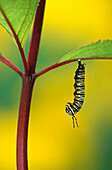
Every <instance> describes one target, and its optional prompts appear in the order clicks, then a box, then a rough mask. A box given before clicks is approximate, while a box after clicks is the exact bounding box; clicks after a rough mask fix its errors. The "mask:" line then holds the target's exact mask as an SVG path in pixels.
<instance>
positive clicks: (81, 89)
mask: <svg viewBox="0 0 112 170" xmlns="http://www.w3.org/2000/svg"><path fill="white" fill-rule="evenodd" d="M84 65H85V64H81V61H78V69H77V70H76V72H75V77H74V79H75V84H74V88H75V92H74V102H73V103H69V102H67V105H66V108H65V112H66V113H67V114H68V115H70V116H72V120H73V128H75V122H76V125H77V127H79V126H78V122H77V118H76V117H75V114H76V113H77V112H79V110H80V109H81V107H82V105H83V102H84V97H85V66H84ZM74 120H75V122H74Z"/></svg>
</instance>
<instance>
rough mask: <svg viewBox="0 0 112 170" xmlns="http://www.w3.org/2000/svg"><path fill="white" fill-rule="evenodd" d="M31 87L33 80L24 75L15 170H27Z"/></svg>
mask: <svg viewBox="0 0 112 170" xmlns="http://www.w3.org/2000/svg"><path fill="white" fill-rule="evenodd" d="M33 85H34V78H33V77H32V76H31V75H30V76H25V75H24V76H23V79H22V92H21V101H20V109H19V119H18V130H17V170H28V163H27V136H28V122H29V112H30V103H31V96H32V90H33Z"/></svg>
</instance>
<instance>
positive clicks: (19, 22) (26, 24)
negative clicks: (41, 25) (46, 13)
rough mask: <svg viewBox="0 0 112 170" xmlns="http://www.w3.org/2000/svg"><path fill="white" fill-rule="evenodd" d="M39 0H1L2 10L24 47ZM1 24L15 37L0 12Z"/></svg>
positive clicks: (0, 7) (0, 6)
mask: <svg viewBox="0 0 112 170" xmlns="http://www.w3.org/2000/svg"><path fill="white" fill-rule="evenodd" d="M38 1H39V0H0V9H2V10H3V11H4V13H5V15H6V17H7V19H8V21H9V22H10V24H11V26H12V27H13V29H14V31H15V33H16V35H18V38H19V41H20V43H21V46H22V47H24V45H25V42H26V38H27V36H28V32H29V29H30V27H31V24H32V21H33V18H34V15H35V12H36V8H37V6H38ZM0 24H1V25H2V26H3V27H4V28H5V29H6V30H7V31H8V32H9V33H10V34H11V35H12V36H13V33H12V31H11V29H10V27H9V25H8V23H7V22H6V20H5V18H4V16H3V15H2V12H1V11H0Z"/></svg>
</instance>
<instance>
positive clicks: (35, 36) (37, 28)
mask: <svg viewBox="0 0 112 170" xmlns="http://www.w3.org/2000/svg"><path fill="white" fill-rule="evenodd" d="M45 1H46V0H40V2H39V6H38V7H37V11H36V15H35V21H34V27H33V32H32V38H31V43H30V50H29V55H28V66H29V70H30V72H31V73H34V72H35V67H36V61H37V56H38V50H39V44H40V36H41V30H42V23H43V16H44V8H45Z"/></svg>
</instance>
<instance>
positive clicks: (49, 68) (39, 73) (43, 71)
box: [34, 57, 112, 79]
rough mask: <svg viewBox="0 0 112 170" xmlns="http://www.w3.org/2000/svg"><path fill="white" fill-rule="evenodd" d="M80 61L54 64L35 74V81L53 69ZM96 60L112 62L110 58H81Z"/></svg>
mask: <svg viewBox="0 0 112 170" xmlns="http://www.w3.org/2000/svg"><path fill="white" fill-rule="evenodd" d="M79 59H80V58H79ZM79 59H74V60H67V61H64V62H62V63H58V62H57V63H55V64H53V65H51V66H49V67H47V68H45V69H43V70H41V71H39V72H37V73H35V74H34V79H36V78H37V77H39V76H41V75H43V74H45V73H47V72H48V71H51V70H53V69H55V68H58V67H60V66H63V65H66V64H69V63H72V62H75V61H78V60H79ZM96 59H108V60H111V59H112V58H109V57H98V58H97V57H91V58H81V60H96Z"/></svg>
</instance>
